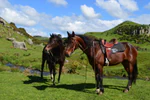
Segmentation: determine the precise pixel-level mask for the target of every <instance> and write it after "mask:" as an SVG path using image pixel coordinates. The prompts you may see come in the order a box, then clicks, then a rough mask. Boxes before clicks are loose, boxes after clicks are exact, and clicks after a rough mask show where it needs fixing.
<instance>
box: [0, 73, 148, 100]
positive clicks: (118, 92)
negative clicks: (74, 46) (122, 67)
mask: <svg viewBox="0 0 150 100" xmlns="http://www.w3.org/2000/svg"><path fill="white" fill-rule="evenodd" d="M0 79H1V80H0V92H1V93H0V99H1V100H41V99H42V100H99V99H103V100H148V99H149V98H150V96H149V90H150V84H149V81H144V80H137V84H136V85H133V87H132V88H131V90H130V91H129V92H128V93H123V92H122V91H123V89H124V88H125V86H126V84H127V80H126V79H115V78H104V88H105V93H104V94H103V95H102V96H98V95H97V94H96V93H95V80H94V77H92V76H89V75H88V76H87V79H86V78H85V76H80V75H77V74H62V77H61V83H60V84H56V86H52V83H51V81H50V80H49V76H45V77H44V79H43V80H41V79H40V77H39V76H26V75H25V74H23V73H19V72H7V71H3V72H0Z"/></svg>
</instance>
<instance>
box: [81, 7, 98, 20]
mask: <svg viewBox="0 0 150 100" xmlns="http://www.w3.org/2000/svg"><path fill="white" fill-rule="evenodd" d="M80 9H81V11H82V13H83V15H84V16H85V17H86V18H89V19H90V18H99V17H100V14H98V13H95V11H94V9H93V8H92V7H88V6H86V5H81V7H80Z"/></svg>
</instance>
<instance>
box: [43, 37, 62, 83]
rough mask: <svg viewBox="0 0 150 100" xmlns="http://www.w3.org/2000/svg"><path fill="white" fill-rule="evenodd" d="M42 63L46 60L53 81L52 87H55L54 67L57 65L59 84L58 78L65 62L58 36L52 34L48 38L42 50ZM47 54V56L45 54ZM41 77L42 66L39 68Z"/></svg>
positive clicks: (60, 39) (60, 40)
mask: <svg viewBox="0 0 150 100" xmlns="http://www.w3.org/2000/svg"><path fill="white" fill-rule="evenodd" d="M43 52H44V53H43V56H45V57H43V58H45V59H43V62H44V60H47V63H48V66H49V70H50V74H51V73H52V76H51V78H52V79H53V80H52V81H53V85H55V74H56V69H55V65H56V64H59V76H58V83H59V82H60V76H61V72H62V68H63V66H64V62H65V47H64V44H63V41H62V38H61V36H60V35H56V34H52V35H51V36H50V38H49V41H48V44H47V45H46V46H45V47H44V50H43ZM45 53H47V54H45ZM42 64H43V63H42ZM41 70H42V71H41V77H43V65H42V68H41Z"/></svg>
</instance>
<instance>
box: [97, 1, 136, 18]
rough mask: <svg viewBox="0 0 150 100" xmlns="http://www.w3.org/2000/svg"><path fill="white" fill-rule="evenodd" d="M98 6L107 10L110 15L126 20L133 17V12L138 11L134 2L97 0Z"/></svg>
mask: <svg viewBox="0 0 150 100" xmlns="http://www.w3.org/2000/svg"><path fill="white" fill-rule="evenodd" d="M96 5H98V6H99V7H100V8H103V9H105V10H106V11H107V12H108V13H109V14H110V15H112V16H114V17H117V18H123V19H126V18H128V17H129V16H130V15H131V12H133V11H136V10H138V7H137V4H136V2H135V1H134V0H119V2H118V1H117V0H107V1H105V0H96Z"/></svg>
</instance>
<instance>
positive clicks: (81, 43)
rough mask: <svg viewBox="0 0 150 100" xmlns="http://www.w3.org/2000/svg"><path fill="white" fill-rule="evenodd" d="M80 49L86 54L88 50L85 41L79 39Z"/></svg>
mask: <svg viewBox="0 0 150 100" xmlns="http://www.w3.org/2000/svg"><path fill="white" fill-rule="evenodd" d="M78 44H79V48H80V49H81V50H82V51H83V52H84V51H85V49H86V48H87V45H86V44H85V41H84V40H83V39H82V38H79V39H78Z"/></svg>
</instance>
